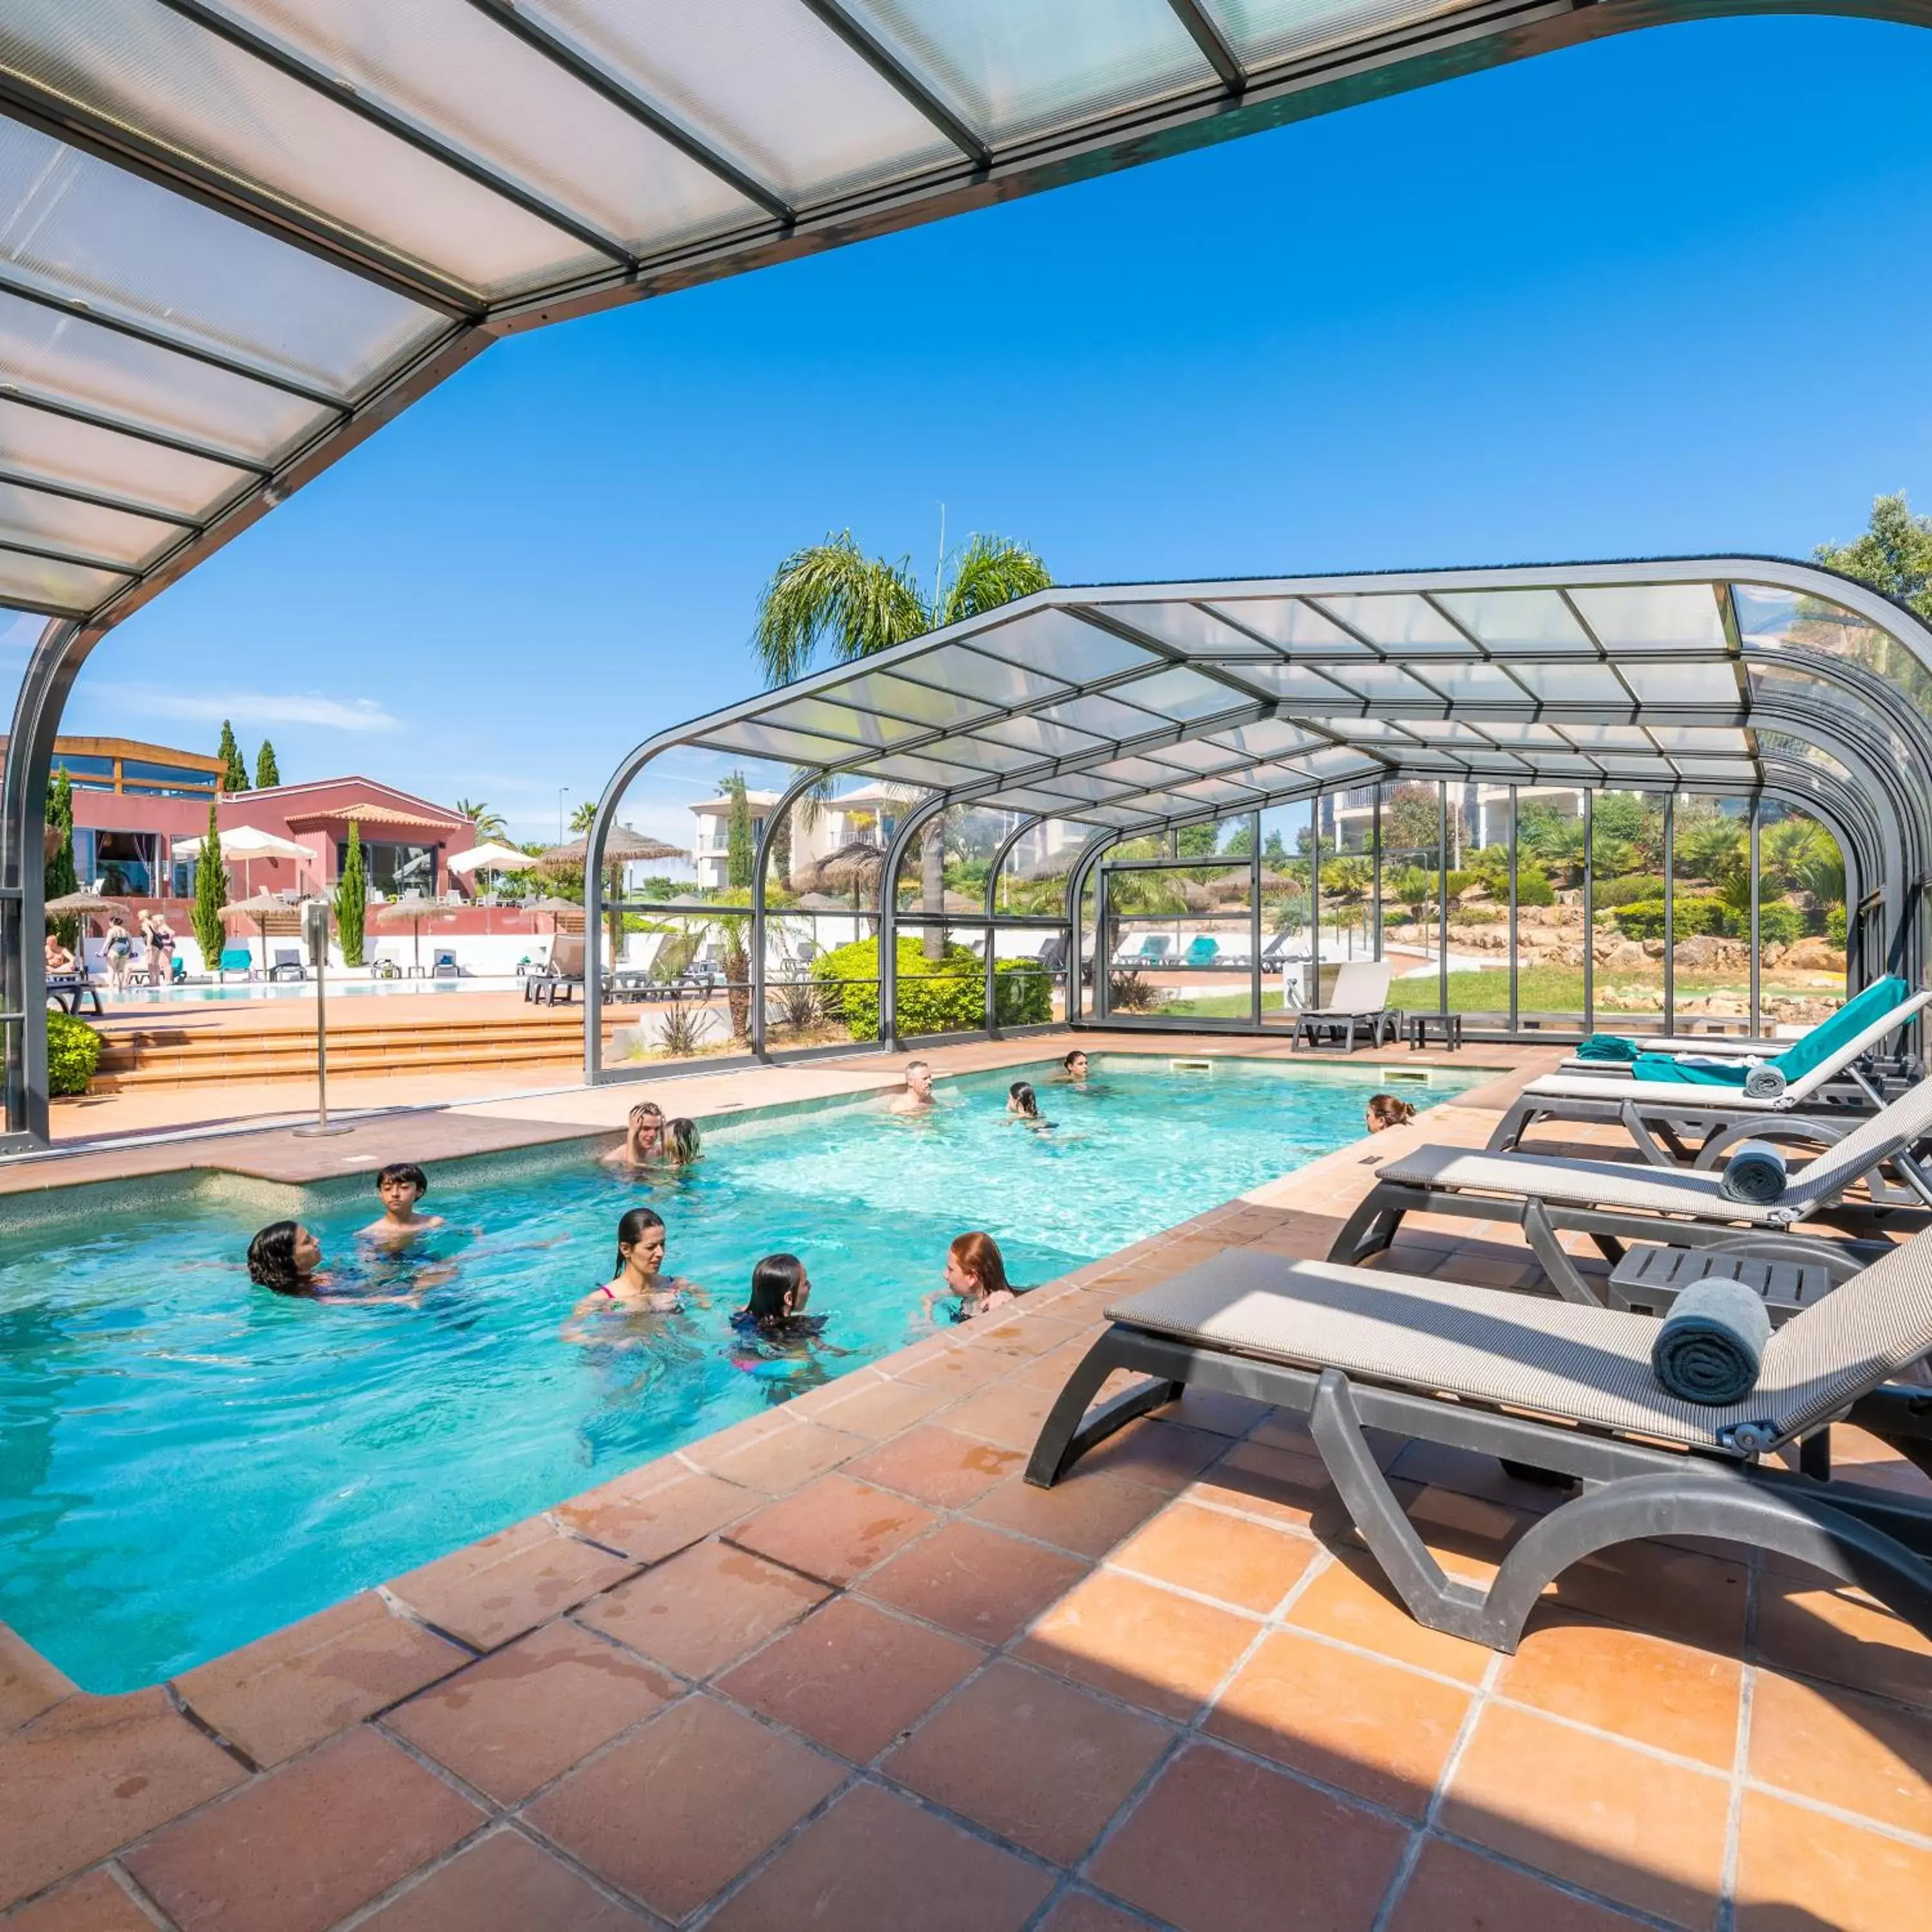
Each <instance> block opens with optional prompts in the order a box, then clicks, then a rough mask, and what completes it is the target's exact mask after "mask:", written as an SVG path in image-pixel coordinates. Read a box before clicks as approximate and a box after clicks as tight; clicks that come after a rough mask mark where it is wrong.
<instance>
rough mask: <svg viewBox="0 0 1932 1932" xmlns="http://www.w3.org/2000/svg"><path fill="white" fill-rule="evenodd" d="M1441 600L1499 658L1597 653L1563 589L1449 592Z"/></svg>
mask: <svg viewBox="0 0 1932 1932" xmlns="http://www.w3.org/2000/svg"><path fill="white" fill-rule="evenodd" d="M1436 602H1437V603H1439V604H1441V605H1442V607H1443V609H1444V610H1447V611H1448V613H1449V614H1450V615H1451V616H1452V617H1454V619H1456V621H1457V623H1459V624H1460V625H1462V626H1463V628H1464V629H1465V630H1466V631H1468V632H1469V634H1470V635H1471V636H1472V637H1475V638H1476V639H1477V640H1478V642H1479V643H1481V645H1482V646H1483V647H1484V649H1485V650H1489V651H1493V652H1495V653H1496V655H1497V656H1499V657H1507V656H1508V655H1511V654H1512V653H1514V652H1527V653H1529V655H1531V656H1533V657H1540V656H1543V655H1552V656H1556V655H1561V654H1562V652H1565V651H1587V652H1591V653H1592V654H1593V655H1594V654H1595V650H1596V646H1595V644H1593V643H1592V642H1591V641H1590V638H1589V634H1588V633H1587V632H1586V631H1585V630H1584V628H1583V625H1581V624H1580V623H1578V622H1577V616H1576V613H1575V612H1574V611H1573V610H1571V608H1570V607H1569V605H1568V604H1566V603H1565V601H1563V593H1562V592H1561V591H1560V590H1444V591H1441V592H1438V593H1437V595H1436Z"/></svg>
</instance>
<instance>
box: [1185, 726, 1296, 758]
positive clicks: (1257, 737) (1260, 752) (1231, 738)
mask: <svg viewBox="0 0 1932 1932" xmlns="http://www.w3.org/2000/svg"><path fill="white" fill-rule="evenodd" d="M1208 742H1209V743H1210V744H1212V745H1228V746H1229V747H1231V748H1232V749H1234V750H1235V751H1245V752H1247V754H1248V755H1249V756H1250V757H1256V758H1278V757H1280V756H1281V755H1282V754H1283V753H1284V752H1286V751H1301V750H1303V749H1304V748H1306V747H1307V746H1308V745H1313V744H1316V743H1317V742H1319V740H1318V739H1316V738H1315V737H1314V736H1313V735H1312V734H1311V733H1308V732H1307V731H1304V730H1302V729H1301V727H1300V726H1299V725H1297V724H1290V723H1289V721H1287V719H1286V718H1260V719H1258V720H1257V721H1256V722H1255V723H1254V724H1235V725H1232V726H1230V727H1229V728H1228V729H1227V730H1221V731H1217V732H1216V733H1214V736H1213V737H1211V739H1209V740H1208Z"/></svg>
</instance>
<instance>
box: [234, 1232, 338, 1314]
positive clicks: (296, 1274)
mask: <svg viewBox="0 0 1932 1932" xmlns="http://www.w3.org/2000/svg"><path fill="white" fill-rule="evenodd" d="M321 1268H322V1244H321V1243H320V1241H317V1239H316V1238H315V1237H314V1235H312V1234H311V1233H310V1232H309V1231H308V1229H306V1228H305V1227H304V1226H302V1223H300V1222H299V1221H271V1222H270V1223H269V1225H268V1226H266V1228H264V1229H262V1231H261V1232H260V1233H259V1234H258V1235H256V1237H255V1238H254V1240H253V1241H251V1242H250V1243H249V1244H248V1279H249V1280H251V1281H252V1282H253V1283H254V1284H255V1286H257V1288H272V1289H274V1290H275V1292H276V1293H277V1294H278V1295H308V1296H310V1297H311V1298H313V1297H314V1296H315V1295H317V1292H318V1289H319V1287H320V1285H321V1284H322V1283H324V1282H326V1280H327V1277H326V1276H323V1275H321V1274H320V1270H321Z"/></svg>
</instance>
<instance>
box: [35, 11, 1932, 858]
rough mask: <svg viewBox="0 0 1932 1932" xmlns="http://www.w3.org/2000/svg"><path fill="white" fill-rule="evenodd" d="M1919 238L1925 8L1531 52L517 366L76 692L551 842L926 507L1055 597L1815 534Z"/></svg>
mask: <svg viewBox="0 0 1932 1932" xmlns="http://www.w3.org/2000/svg"><path fill="white" fill-rule="evenodd" d="M1928 235H1932V34H1927V33H1925V32H1924V31H1916V30H1914V29H1912V28H1903V27H1893V26H1878V25H1874V24H1871V23H1863V22H1849V21H1827V20H1804V21H1736V22H1720V23H1709V24H1706V25H1701V26H1688V27H1679V28H1669V29H1667V30H1664V31H1657V32H1650V33H1643V34H1634V35H1630V36H1626V37H1621V38H1618V39H1614V40H1610V41H1607V42H1605V43H1602V44H1601V45H1599V46H1595V47H1591V48H1586V49H1580V50H1578V51H1576V52H1570V53H1567V54H1562V55H1556V56H1554V57H1552V58H1545V59H1541V60H1537V61H1532V62H1526V63H1523V64H1520V65H1516V66H1514V67H1510V68H1505V69H1503V70H1502V71H1499V72H1497V73H1495V74H1487V75H1481V76H1478V77H1475V78H1472V79H1470V80H1463V81H1460V82H1457V83H1453V84H1451V85H1449V86H1443V87H1439V88H1436V89H1430V90H1427V91H1424V92H1421V93H1417V94H1412V95H1405V96H1403V97H1401V98H1398V99H1397V100H1394V101H1387V102H1384V103H1382V104H1379V105H1376V106H1373V107H1366V108H1359V109H1356V110H1352V111H1349V112H1347V113H1341V114H1339V115H1333V116H1331V117H1329V118H1326V119H1324V120H1320V121H1313V122H1311V123H1309V124H1306V125H1304V126H1302V127H1292V128H1289V129H1285V130H1282V131H1280V132H1279V133H1274V134H1270V135H1265V136H1259V137H1256V138H1253V139H1247V140H1244V141H1241V142H1234V143H1232V144H1229V145H1223V146H1221V147H1218V148H1214V149H1212V150H1210V151H1208V152H1206V153H1204V154H1198V155H1194V156H1190V157H1184V158H1182V159H1180V160H1172V161H1167V162H1164V163H1160V164H1158V165H1156V166H1151V167H1145V168H1140V169H1134V170H1132V171H1130V172H1127V173H1124V174H1120V175H1113V176H1112V177H1109V178H1108V179H1106V180H1105V181H1099V182H1095V183H1091V184H1086V185H1084V186H1082V187H1075V188H1071V189H1066V190H1061V191H1059V192H1058V193H1053V194H1049V195H1045V196H1037V197H1035V198H1034V199H1029V200H1026V201H1023V202H1016V203H1014V204H1013V205H1009V206H1007V207H1004V208H998V209H995V210H992V211H988V212H986V213H983V214H974V215H972V216H969V217H964V218H962V219H959V220H953V221H951V222H948V223H943V224H941V225H939V226H935V227H929V228H925V229H918V230H916V231H914V232H913V233H910V234H907V235H904V236H897V237H893V238H889V239H885V240H883V241H880V242H871V243H868V244H866V245H863V246H861V247H859V248H850V249H846V250H844V251H839V252H838V253H835V254H829V255H825V256H822V257H818V258H817V259H815V260H811V261H807V262H803V263H794V264H791V265H789V266H785V267H782V268H779V269H772V270H768V271H766V272H763V273H762V274H759V275H751V276H747V277H744V278H739V279H738V280H736V281H731V282H727V283H724V284H719V285H718V286H716V287H712V288H709V289H703V290H695V291H692V292H690V293H685V294H682V295H679V296H673V297H671V298H670V299H667V300H664V301H661V302H650V303H646V304H643V305H640V306H637V307H635V308H630V309H628V310H625V311H622V312H620V313H618V314H613V315H610V316H607V317H601V318H598V319H597V320H592V321H589V322H583V323H574V324H572V325H571V326H568V327H565V328H563V329H553V330H550V331H548V332H544V333H543V334H541V335H535V336H531V337H528V338H523V339H522V340H520V341H517V342H515V343H513V344H510V345H508V346H506V347H499V348H498V349H496V350H492V351H491V352H490V354H489V355H488V356H487V357H485V358H484V359H483V360H482V361H481V362H480V363H478V364H476V365H472V367H471V368H469V370H468V371H466V372H465V373H464V374H462V375H460V376H459V377H458V378H457V379H456V380H455V381H453V382H452V383H449V385H447V386H446V387H445V388H444V389H443V390H441V391H440V392H439V393H438V394H437V395H434V396H433V397H431V398H430V399H429V400H428V401H425V402H424V403H422V404H419V405H418V406H417V407H416V409H415V410H413V411H411V412H410V413H409V415H407V416H406V417H404V419H402V420H401V421H400V422H398V423H397V424H395V425H393V426H392V428H389V429H388V430H386V431H384V432H383V434H381V435H380V436H379V437H377V439H376V440H374V442H373V443H371V444H370V445H368V446H366V447H365V449H362V451H360V452H358V453H356V455H353V456H351V457H350V458H348V459H347V460H346V461H344V463H341V465H340V466H338V467H337V468H336V469H335V470H334V471H333V472H331V473H330V474H329V475H327V476H326V477H325V478H323V480H321V481H320V482H318V483H317V484H314V485H312V486H311V487H309V488H308V489H307V490H304V491H302V492H301V493H299V495H297V496H296V497H294V498H293V499H291V500H290V502H289V503H288V504H287V505H285V506H284V508H281V509H280V510H278V511H276V512H275V514H274V515H272V517H269V518H268V519H267V520H266V521H265V523H263V524H262V525H261V526H258V528H257V529H255V530H254V531H253V532H251V533H250V534H248V535H246V536H245V537H243V538H242V539H241V540H239V541H238V542H236V544H233V545H231V546H230V547H229V548H228V549H227V550H225V551H223V553H221V554H220V555H219V556H217V557H216V558H215V559H214V560H213V561H212V562H211V563H209V564H208V565H205V566H203V568H202V569H201V570H200V571H198V572H197V573H196V574H195V575H194V576H193V577H192V578H191V579H190V580H188V581H187V583H184V584H183V585H181V586H178V587H177V588H176V589H174V590H172V591H171V592H168V593H167V594H166V595H163V597H162V598H160V599H159V600H158V601H157V603H156V604H154V606H153V607H151V608H150V609H149V610H146V611H145V612H143V613H141V614H140V615H139V616H136V618H134V619H133V620H131V621H130V622H129V623H127V625H124V627H123V628H121V630H119V631H117V632H116V633H115V634H113V636H112V637H110V639H109V640H107V642H106V643H104V645H103V646H101V649H99V650H98V652H96V654H95V658H94V659H93V660H92V662H91V663H90V664H89V666H88V667H87V669H86V672H85V673H84V674H83V678H82V679H81V682H80V685H79V686H78V687H77V691H76V694H75V697H74V702H73V704H72V706H71V708H70V711H69V713H68V723H69V727H70V728H71V729H74V730H116V731H124V732H128V733H136V734H139V735H142V736H151V737H156V738H159V739H162V740H163V741H164V742H178V743H205V745H208V747H209V748H212V745H213V742H214V736H215V733H216V730H217V728H218V724H219V720H220V717H221V716H222V715H224V713H229V714H232V715H233V716H234V718H235V721H236V726H237V728H238V730H239V733H240V734H241V736H242V738H243V740H244V742H245V745H246V746H247V748H248V750H249V751H250V754H251V756H252V754H253V750H254V745H255V743H256V742H257V740H258V739H260V736H262V735H263V732H264V731H265V730H266V731H267V732H269V733H270V734H271V735H272V736H273V738H274V739H275V743H276V745H277V747H278V751H279V752H280V754H281V766H282V771H283V774H284V777H285V778H300V777H318V776H323V775H330V774H332V773H334V772H339V771H343V770H361V771H363V772H367V773H368V774H369V775H372V776H377V777H380V778H387V779H389V780H392V781H395V782H396V783H398V784H403V785H404V786H406V787H409V788H410V789H413V790H419V791H421V792H422V793H426V794H428V796H432V797H435V798H439V799H444V800H448V799H452V798H454V797H455V796H457V795H458V794H460V793H466V794H467V795H469V796H471V797H472V798H475V797H480V798H482V799H487V800H488V801H489V802H490V803H492V804H493V805H496V806H497V807H498V808H499V809H502V810H503V811H505V812H506V814H508V817H510V819H511V825H512V829H513V830H514V832H517V834H518V835H527V836H537V835H543V834H544V833H545V832H553V831H554V829H555V824H556V787H558V786H559V785H560V784H567V785H568V786H570V787H571V788H572V789H571V802H575V801H576V800H577V799H580V798H581V797H583V796H586V795H594V793H595V792H596V791H597V790H598V789H599V788H600V787H601V784H602V783H603V781H604V778H605V775H607V772H608V771H609V769H610V766H612V765H613V763H614V762H615V761H616V759H617V758H618V757H619V756H620V755H621V754H622V753H623V752H624V751H625V750H626V749H628V748H629V747H630V746H631V745H632V744H633V743H634V742H637V740H638V739H641V738H642V737H643V736H646V735H647V734H648V733H650V732H652V731H653V730H657V729H658V728H661V727H663V726H664V725H667V724H672V723H674V722H676V721H679V720H680V719H682V718H685V717H686V716H688V715H691V714H692V713H694V712H700V711H702V710H704V709H708V708H709V707H710V706H713V705H715V704H718V703H724V702H726V701H727V700H730V699H732V698H733V697H737V696H739V695H741V694H743V693H744V692H745V691H748V689H750V688H752V687H753V686H754V682H755V677H756V673H755V671H754V667H753V666H752V664H751V660H750V657H749V654H748V649H747V646H746V639H747V637H748V633H749V630H750V626H751V613H752V610H753V606H754V601H755V599H756V597H757V592H758V589H759V587H760V585H761V583H763V580H765V578H766V576H767V575H768V574H769V571H770V570H771V568H772V565H773V564H774V563H775V561H776V560H777V559H778V558H779V557H781V556H782V555H784V553H785V552H786V551H787V550H790V549H791V548H793V547H795V546H796V545H797V544H800V543H803V542H808V541H813V540H815V539H817V538H820V537H821V536H823V535H825V534H826V532H828V531H832V530H838V529H842V528H844V527H846V526H850V528H851V529H852V530H853V532H854V533H855V535H856V536H857V537H858V538H859V541H861V542H862V544H865V545H866V546H867V547H869V548H871V549H874V550H879V551H882V552H884V553H886V554H888V555H891V556H898V555H899V554H901V553H905V552H908V551H909V552H910V553H912V555H913V557H914V558H915V559H916V561H917V562H918V563H919V565H920V567H921V568H922V569H923V570H927V571H929V570H930V568H931V565H932V555H933V551H934V547H935V541H936V538H937V523H938V505H939V504H940V503H941V502H942V501H943V502H945V503H946V504H947V506H948V508H947V517H948V527H949V532H950V535H951V536H952V537H953V538H954V539H955V540H957V539H958V538H962V537H963V536H964V535H965V534H966V533H967V532H969V531H971V530H975V529H978V530H996V531H998V532H1002V533H1004V534H1007V535H1014V536H1019V537H1022V538H1025V539H1026V540H1027V541H1029V542H1030V543H1031V544H1033V545H1034V547H1037V549H1038V550H1040V552H1041V553H1043V555H1044V556H1045V557H1046V559H1047V562H1048V563H1049V566H1050V568H1052V571H1054V573H1055V576H1056V577H1057V578H1058V579H1059V580H1061V581H1063V582H1069V583H1077V582H1085V581H1094V580H1109V579H1113V578H1151V577H1199V576H1213V575H1218V574H1262V573H1274V572H1289V571H1307V570H1327V569H1337V568H1386V567H1399V566H1403V565H1438V564H1462V563H1505V562H1521V561H1529V560H1534V561H1542V560H1554V559H1574V558H1583V557H1594V556H1631V555H1642V554H1657V553H1683V552H1695V551H1700V550H1717V549H1727V548H1738V549H1743V550H1760V551H1767V550H1768V551H1772V552H1776V553H1785V554H1794V555H1803V554H1805V553H1808V552H1809V550H1811V548H1812V547H1813V546H1814V544H1817V543H1818V542H1819V541H1821V540H1823V539H1826V538H1836V537H1843V536H1848V535H1851V534H1852V533H1854V532H1855V531H1856V530H1857V529H1858V528H1859V526H1861V524H1862V523H1863V521H1864V517H1865V515H1866V513H1867V510H1868V508H1869V505H1870V499H1871V497H1872V496H1873V494H1874V493H1876V492H1878V491H1880V490H1894V489H1900V488H1903V489H1907V490H1911V491H1912V492H1913V493H1914V494H1915V497H1916V498H1917V499H1918V500H1919V502H1920V503H1921V507H1923V508H1927V509H1932V441H1929V440H1928V431H1932V390H1928V386H1927V382H1926V380H1925V375H1926V371H1927V355H1926V350H1925V346H1924V331H1925V323H1924V317H1925V316H1926V314H1927V311H1928V309H1932V251H1928V249H1927V245H1926V244H1927V237H1928ZM688 796H691V792H690V791H689V790H688V789H687V790H684V791H682V792H679V791H678V790H677V789H676V786H675V785H674V784H666V785H664V786H661V787H658V789H657V790H655V791H654V792H653V793H652V795H651V796H649V797H646V798H641V799H639V800H638V801H637V806H638V808H637V810H636V811H634V812H633V813H631V814H627V815H629V816H631V817H633V818H634V820H635V822H637V823H639V824H640V826H649V827H650V828H652V829H657V830H659V831H661V832H667V833H675V832H680V831H688V826H689V820H688V814H685V812H684V811H682V800H683V799H685V798H687V797H688ZM680 842H682V841H680Z"/></svg>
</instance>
